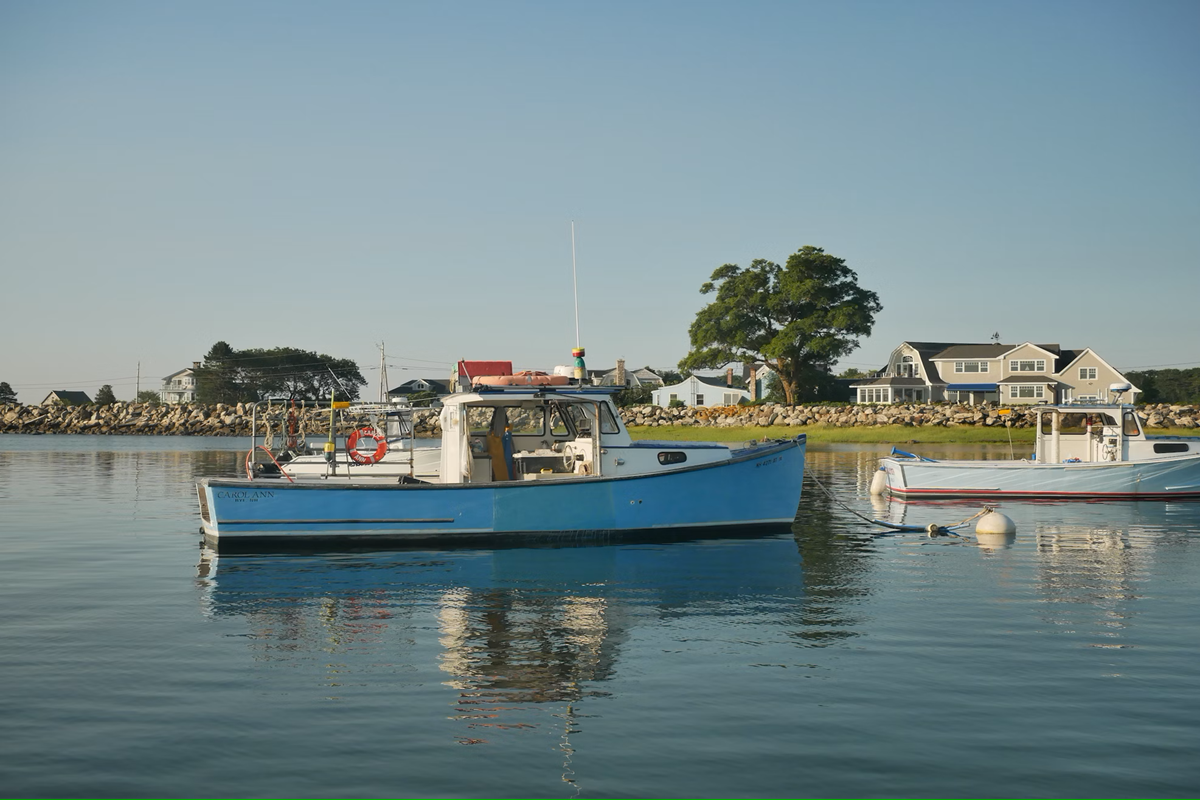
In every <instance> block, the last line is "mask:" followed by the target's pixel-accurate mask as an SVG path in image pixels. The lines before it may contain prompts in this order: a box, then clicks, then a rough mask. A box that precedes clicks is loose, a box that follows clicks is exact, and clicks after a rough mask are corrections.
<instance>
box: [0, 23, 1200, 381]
mask: <svg viewBox="0 0 1200 800" xmlns="http://www.w3.org/2000/svg"><path fill="white" fill-rule="evenodd" d="M1197 34H1200V3H1197V2H1194V0H1185V1H1183V2H1153V1H1152V2H1105V1H1104V0H1099V1H1097V0H1085V1H1084V2H1074V1H1062V2H1005V3H985V2H965V3H964V2H921V1H920V0H914V2H893V1H892V0H887V1H886V2H858V1H855V0H850V1H848V2H821V3H813V2H800V1H798V0H793V1H789V2H744V3H734V2H722V3H711V2H694V1H693V0H688V1H687V2H669V1H667V0H662V1H661V2H605V3H580V2H536V3H532V2H437V3H435V2H427V3H412V2H379V3H375V2H347V3H311V2H296V1H295V0H288V1H287V2H253V3H243V2H203V3H200V2H190V3H186V2H180V3H161V2H135V1H128V2H112V3H97V2H24V1H22V0H5V2H3V3H0V321H2V323H3V325H2V330H3V340H4V345H3V347H0V381H7V382H8V383H10V384H11V385H12V386H13V388H14V389H16V390H17V392H18V395H19V397H20V399H21V400H22V401H23V402H27V403H34V402H38V401H40V400H41V399H42V397H44V396H45V394H46V393H47V392H48V391H50V390H51V389H78V390H83V391H87V392H89V393H94V392H95V391H96V389H97V388H99V386H101V385H102V384H106V383H107V384H112V385H113V387H114V389H115V391H116V394H117V397H118V398H121V399H131V398H132V397H133V394H134V388H135V387H134V376H135V375H136V374H137V369H138V364H139V362H140V365H141V376H142V384H141V385H142V388H143V389H145V388H157V387H158V382H159V379H161V377H163V376H165V375H167V374H169V373H171V372H173V371H175V370H177V369H180V368H182V367H185V366H188V365H190V364H191V362H192V361H197V360H200V359H202V358H203V356H204V354H205V353H206V352H207V351H208V349H209V348H210V347H211V346H212V344H213V343H214V342H216V341H218V340H224V341H227V342H228V343H229V344H230V345H232V346H233V347H235V348H238V349H243V348H252V347H268V348H269V347H280V346H290V347H299V348H303V349H308V350H314V351H317V352H321V353H327V354H329V355H332V356H336V357H339V358H352V359H355V360H356V361H358V362H359V365H360V366H361V367H362V368H363V373H364V376H365V377H367V378H368V380H369V382H370V383H369V387H368V392H374V390H375V387H376V386H377V381H378V371H377V366H378V350H377V349H376V343H378V342H381V341H382V342H386V343H387V351H388V354H389V364H390V366H389V370H388V371H389V378H390V381H391V383H393V384H396V383H399V382H400V381H402V380H406V379H407V378H410V377H420V376H427V377H441V376H444V375H445V374H446V373H447V372H448V370H449V365H450V362H452V361H453V360H455V359H458V358H464V357H465V358H511V359H512V360H513V361H514V362H515V363H516V366H517V367H518V368H540V369H546V368H550V367H553V366H554V365H555V364H566V363H570V350H571V348H572V347H573V346H574V345H575V317H574V304H573V302H572V276H571V233H570V223H571V221H572V220H574V221H575V223H576V243H577V246H576V252H577V260H578V281H579V311H580V323H579V324H580V329H581V338H582V343H583V344H584V345H585V346H586V347H587V348H588V366H589V367H594V368H596V367H601V366H606V365H611V364H612V363H613V362H614V360H615V359H616V358H618V357H623V358H625V359H626V360H627V361H628V363H629V364H630V366H642V365H645V364H649V365H653V366H659V367H673V366H674V364H675V363H676V362H677V361H678V360H679V359H680V358H681V357H682V356H683V355H684V354H685V353H686V352H687V349H688V338H687V328H688V325H689V324H690V323H691V321H692V319H693V318H694V316H695V313H696V311H697V310H698V309H699V308H701V306H702V305H703V304H704V302H705V300H706V299H707V298H705V297H704V296H702V295H700V294H699V293H698V289H699V287H700V284H701V283H703V282H704V281H705V280H706V279H707V278H708V276H709V275H710V274H711V272H712V270H713V269H715V268H716V267H718V266H720V265H721V264H723V263H726V262H733V263H737V264H741V265H743V266H744V265H747V264H749V262H750V261H751V260H752V259H754V258H767V259H771V260H774V261H777V262H779V263H782V262H783V261H784V260H786V258H787V257H788V255H789V254H790V253H792V252H794V251H795V250H797V249H798V248H800V247H801V246H803V245H816V246H819V247H824V248H825V249H826V251H828V252H830V253H833V254H835V255H837V256H840V257H842V258H844V259H846V260H847V263H848V264H849V265H850V266H851V267H852V268H853V269H854V270H855V271H856V272H857V273H858V277H859V282H860V283H861V284H862V285H863V286H864V287H866V288H868V289H872V290H874V291H875V292H877V293H878V294H879V296H880V299H881V300H882V302H883V305H884V309H883V312H882V313H881V314H880V315H879V317H878V318H877V322H876V326H875V331H874V333H873V335H872V336H871V337H870V338H867V339H864V340H863V343H862V346H861V348H860V349H859V350H858V351H856V352H855V353H854V354H853V355H851V356H850V357H849V358H848V359H846V361H845V362H843V364H842V365H841V366H842V367H847V366H859V367H875V366H879V365H881V364H882V363H883V361H884V360H885V358H886V356H887V354H888V353H889V352H890V351H891V350H892V348H893V347H894V346H895V345H896V344H898V343H899V342H900V341H903V340H936V341H942V340H947V341H949V340H953V341H987V340H988V338H989V337H990V336H991V334H992V333H993V332H999V333H1000V334H1001V338H1002V340H1003V341H1006V342H1014V343H1015V342H1022V341H1027V340H1032V341H1035V342H1044V343H1048V342H1054V343H1059V344H1061V345H1063V346H1064V347H1086V346H1090V347H1093V348H1095V349H1096V350H1097V351H1098V352H1099V353H1100V354H1101V356H1102V357H1104V358H1105V359H1107V360H1108V361H1109V362H1110V363H1112V364H1113V365H1114V366H1116V367H1118V368H1121V369H1132V368H1138V367H1149V366H1157V365H1178V366H1194V365H1197V364H1200V346H1198V342H1197V340H1198V338H1200V337H1198V335H1197V334H1198V333H1200V322H1198V314H1197V311H1196V309H1197V301H1198V300H1200V291H1198V289H1200V268H1198V263H1197V256H1198V254H1200V47H1197V40H1198V36H1197Z"/></svg>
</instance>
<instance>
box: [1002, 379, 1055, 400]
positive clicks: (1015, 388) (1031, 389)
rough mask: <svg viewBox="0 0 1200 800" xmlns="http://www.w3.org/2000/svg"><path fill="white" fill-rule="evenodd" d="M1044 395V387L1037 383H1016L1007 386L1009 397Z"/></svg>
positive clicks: (1038, 396) (1039, 396) (1037, 396)
mask: <svg viewBox="0 0 1200 800" xmlns="http://www.w3.org/2000/svg"><path fill="white" fill-rule="evenodd" d="M1045 395H1046V387H1044V386H1041V385H1037V384H1017V383H1014V384H1013V385H1012V386H1010V387H1008V396H1009V397H1033V398H1038V399H1040V398H1042V397H1045Z"/></svg>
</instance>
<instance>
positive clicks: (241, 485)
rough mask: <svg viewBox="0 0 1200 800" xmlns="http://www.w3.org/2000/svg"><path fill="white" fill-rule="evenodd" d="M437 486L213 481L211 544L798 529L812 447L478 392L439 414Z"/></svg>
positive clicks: (207, 490)
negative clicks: (702, 433)
mask: <svg viewBox="0 0 1200 800" xmlns="http://www.w3.org/2000/svg"><path fill="white" fill-rule="evenodd" d="M441 424H442V446H441V451H440V468H439V470H438V475H437V476H436V478H427V479H424V480H422V479H419V478H417V477H413V476H407V475H401V476H399V477H396V478H387V479H382V478H380V479H373V478H345V477H341V478H338V477H307V478H292V477H291V476H288V475H287V474H286V472H285V473H284V474H283V475H281V476H276V477H273V478H270V479H263V478H257V479H255V478H247V479H240V478H228V479H226V478H205V479H203V480H201V481H200V482H199V484H198V493H199V502H200V516H201V521H202V530H203V532H204V536H205V539H206V541H207V542H208V543H209V544H210V545H212V546H214V547H217V548H218V549H219V548H220V547H221V546H222V545H223V544H229V543H248V542H255V543H263V542H275V543H278V542H292V543H297V544H303V543H307V542H311V541H313V540H324V539H351V540H373V541H377V540H401V541H414V542H417V541H422V542H428V541H450V540H454V539H464V538H467V539H479V538H484V539H487V538H493V537H508V536H526V535H536V536H539V537H542V538H544V537H546V536H556V535H567V536H570V535H578V534H590V533H633V532H639V531H645V532H653V531H659V532H661V531H665V530H677V529H702V528H713V527H738V528H743V529H744V528H746V527H750V526H773V527H778V526H779V525H781V524H790V523H791V522H792V521H793V520H794V519H795V517H796V513H797V507H798V506H799V502H800V492H801V484H802V480H803V476H804V455H805V437H804V435H800V436H797V437H795V438H794V439H790V440H782V441H773V442H764V443H757V442H756V443H750V444H749V445H747V446H745V447H740V448H737V449H731V448H729V447H727V446H725V445H720V444H715V443H709V442H646V441H639V442H634V441H632V439H631V438H630V436H629V433H628V431H627V430H626V429H625V427H624V425H623V423H622V422H621V418H620V415H619V414H618V413H617V411H616V407H615V406H614V405H613V403H612V399H611V390H604V389H595V388H582V387H570V386H565V387H559V386H537V387H477V389H476V391H472V392H463V393H459V394H455V395H451V396H450V397H448V398H446V399H445V401H444V406H443V409H442V412H441Z"/></svg>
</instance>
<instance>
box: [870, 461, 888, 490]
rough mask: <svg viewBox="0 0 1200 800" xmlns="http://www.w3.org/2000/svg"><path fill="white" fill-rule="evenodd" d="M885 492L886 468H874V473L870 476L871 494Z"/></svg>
mask: <svg viewBox="0 0 1200 800" xmlns="http://www.w3.org/2000/svg"><path fill="white" fill-rule="evenodd" d="M886 493H887V470H886V469H884V468H883V467H880V468H879V469H877V470H875V474H874V475H872V476H871V495H872V496H873V497H878V496H879V495H881V494H886Z"/></svg>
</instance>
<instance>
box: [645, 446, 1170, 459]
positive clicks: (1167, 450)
mask: <svg viewBox="0 0 1200 800" xmlns="http://www.w3.org/2000/svg"><path fill="white" fill-rule="evenodd" d="M1187 451H1188V446H1187V444H1185V443H1184V442H1155V443H1154V452H1156V453H1186V452H1187ZM658 460H659V461H662V455H661V454H660V455H659V457H658Z"/></svg>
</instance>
